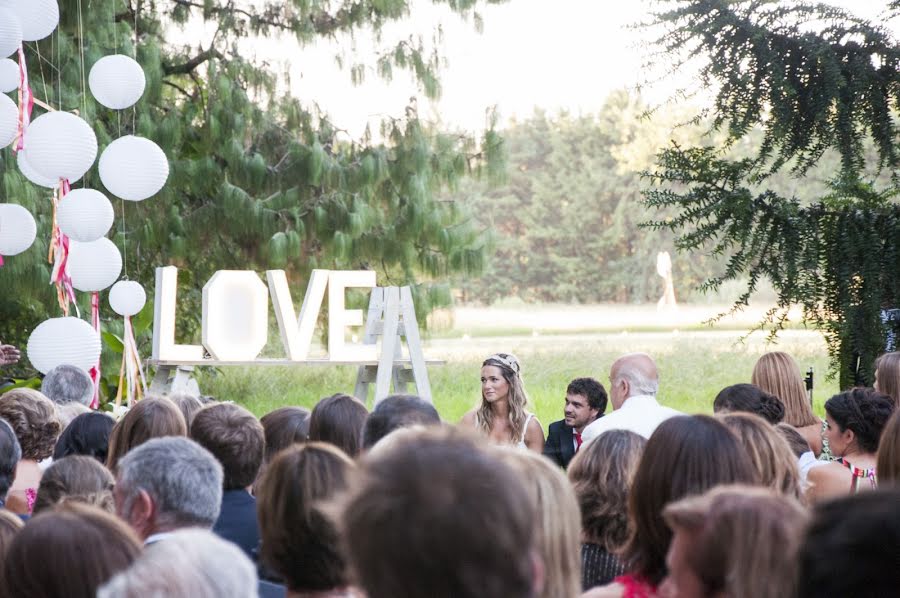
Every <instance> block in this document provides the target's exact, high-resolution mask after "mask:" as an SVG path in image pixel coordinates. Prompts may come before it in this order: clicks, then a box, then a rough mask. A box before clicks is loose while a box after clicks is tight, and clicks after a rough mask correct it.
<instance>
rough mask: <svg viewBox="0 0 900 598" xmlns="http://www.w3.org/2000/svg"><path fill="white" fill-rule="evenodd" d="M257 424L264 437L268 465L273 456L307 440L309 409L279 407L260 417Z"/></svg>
mask: <svg viewBox="0 0 900 598" xmlns="http://www.w3.org/2000/svg"><path fill="white" fill-rule="evenodd" d="M259 422H260V423H261V424H262V426H263V430H264V431H265V436H266V456H265V461H266V462H267V463H268V462H269V461H271V460H272V459H273V458H274V457H275V455H276V454H277V453H278V452H279V451H281V450H284V449H286V448H288V447H289V446H291V445H293V444H295V443H297V442H306V441H307V440H309V409H305V408H303V407H293V406H292V407H279V408H278V409H275V410H274V411H270V412H269V413H267V414H265V415H264V416H262V418H261V419H260V420H259Z"/></svg>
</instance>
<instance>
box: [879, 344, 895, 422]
mask: <svg viewBox="0 0 900 598" xmlns="http://www.w3.org/2000/svg"><path fill="white" fill-rule="evenodd" d="M875 372H876V374H878V392H880V393H881V394H884V395H887V396H889V397H891V398H892V399H894V408H895V409H896V408H897V407H898V406H900V351H894V352H893V353H885V354H884V355H882V356H881V357H879V358H878V359H876V360H875Z"/></svg>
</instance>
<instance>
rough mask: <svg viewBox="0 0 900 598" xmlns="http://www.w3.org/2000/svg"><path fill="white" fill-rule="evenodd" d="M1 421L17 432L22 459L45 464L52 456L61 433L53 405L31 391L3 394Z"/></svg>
mask: <svg viewBox="0 0 900 598" xmlns="http://www.w3.org/2000/svg"><path fill="white" fill-rule="evenodd" d="M0 418H3V419H5V420H6V421H7V422H8V423H9V425H10V426H12V428H13V430H14V431H15V433H16V438H18V440H19V446H20V447H21V448H22V458H23V459H31V460H32V461H43V460H44V459H46V458H47V457H49V456H50V455H52V454H53V447H54V446H56V439H57V438H58V437H59V433H60V429H61V426H60V423H59V416H58V415H57V414H56V407H55V406H54V405H53V402H52V401H50V399H48V398H47V397H45V396H44V395H43V394H42V393H40V392H38V391H36V390H32V389H30V388H16V389H14V390H10V391H9V392H5V393H3V394H2V395H0Z"/></svg>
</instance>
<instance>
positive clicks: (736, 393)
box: [713, 384, 784, 426]
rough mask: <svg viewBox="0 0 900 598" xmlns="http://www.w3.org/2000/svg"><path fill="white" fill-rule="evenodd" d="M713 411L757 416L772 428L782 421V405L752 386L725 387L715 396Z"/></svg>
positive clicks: (773, 396) (774, 398)
mask: <svg viewBox="0 0 900 598" xmlns="http://www.w3.org/2000/svg"><path fill="white" fill-rule="evenodd" d="M713 411H715V412H716V413H718V412H720V411H738V412H742V413H752V414H754V415H758V416H760V417H761V418H763V419H764V420H766V421H767V422H769V423H770V424H772V425H773V426H774V425H775V424H778V423H780V422H781V420H783V419H784V404H783V403H782V402H781V401H780V400H778V398H777V397H775V395H771V394H769V393H767V392H766V391H764V390H762V389H761V388H759V387H758V386H754V385H753V384H733V385H731V386H726V387H725V388H723V389H722V390H720V391H719V394H717V395H716V400H715V401H714V402H713Z"/></svg>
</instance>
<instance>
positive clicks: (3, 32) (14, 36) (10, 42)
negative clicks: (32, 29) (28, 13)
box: [0, 6, 22, 58]
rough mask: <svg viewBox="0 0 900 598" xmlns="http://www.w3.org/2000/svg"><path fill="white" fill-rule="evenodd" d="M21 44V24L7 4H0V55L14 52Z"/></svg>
mask: <svg viewBox="0 0 900 598" xmlns="http://www.w3.org/2000/svg"><path fill="white" fill-rule="evenodd" d="M21 44H22V24H21V23H19V17H17V16H16V14H15V13H14V12H13V11H12V10H10V8H9V7H8V6H0V57H3V58H6V57H7V56H9V55H11V54H13V53H15V52H16V51H17V50H18V49H19V46H20V45H21Z"/></svg>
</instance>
